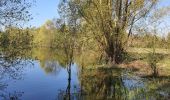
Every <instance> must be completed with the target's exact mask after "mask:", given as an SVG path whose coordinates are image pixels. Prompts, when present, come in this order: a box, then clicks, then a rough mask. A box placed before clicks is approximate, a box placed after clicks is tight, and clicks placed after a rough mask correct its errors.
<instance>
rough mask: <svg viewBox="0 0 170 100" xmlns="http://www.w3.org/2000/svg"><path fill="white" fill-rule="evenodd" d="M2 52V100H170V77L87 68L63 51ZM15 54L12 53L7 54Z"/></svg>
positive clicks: (111, 69) (39, 49)
mask: <svg viewBox="0 0 170 100" xmlns="http://www.w3.org/2000/svg"><path fill="white" fill-rule="evenodd" d="M14 51H15V50H12V52H10V50H8V51H3V52H1V55H2V57H1V61H0V63H1V66H0V69H1V71H0V100H96V99H97V100H98V99H100V100H168V99H170V79H169V78H167V77H162V78H141V77H138V76H136V75H134V74H133V73H131V70H127V69H121V68H110V67H107V66H106V67H99V68H93V67H86V66H81V64H80V63H79V62H76V61H70V62H69V60H68V59H67V58H66V56H65V54H64V53H63V52H62V51H57V50H49V49H47V48H46V49H44V48H38V49H37V48H36V49H31V50H26V51H24V50H22V51H21V50H20V51H19V52H18V51H15V52H14ZM6 55H12V56H6Z"/></svg>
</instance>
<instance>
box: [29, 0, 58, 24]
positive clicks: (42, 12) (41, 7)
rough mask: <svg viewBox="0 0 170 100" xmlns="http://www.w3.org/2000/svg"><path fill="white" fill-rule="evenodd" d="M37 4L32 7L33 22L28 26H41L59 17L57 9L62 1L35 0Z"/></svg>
mask: <svg viewBox="0 0 170 100" xmlns="http://www.w3.org/2000/svg"><path fill="white" fill-rule="evenodd" d="M35 1H36V2H35V4H34V5H33V6H32V8H31V11H30V13H31V14H32V17H33V20H31V21H30V22H28V24H27V25H29V26H31V27H33V26H36V27H38V26H41V25H42V24H43V23H45V21H46V20H48V19H53V18H56V17H58V12H57V7H58V4H59V1H60V0H35Z"/></svg>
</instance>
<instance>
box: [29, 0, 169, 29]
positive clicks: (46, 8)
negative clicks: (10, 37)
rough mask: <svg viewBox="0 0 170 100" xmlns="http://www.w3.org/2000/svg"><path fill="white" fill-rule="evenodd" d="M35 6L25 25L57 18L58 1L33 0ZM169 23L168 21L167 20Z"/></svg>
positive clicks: (164, 2)
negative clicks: (29, 19)
mask: <svg viewBox="0 0 170 100" xmlns="http://www.w3.org/2000/svg"><path fill="white" fill-rule="evenodd" d="M35 1H36V2H35V4H34V5H33V6H32V8H31V9H30V10H31V11H30V13H31V14H32V17H33V20H31V21H30V22H28V23H27V26H31V27H34V26H35V27H39V26H41V25H42V24H44V23H45V21H46V20H50V19H53V18H58V17H59V15H58V12H57V7H58V4H59V2H60V0H35ZM160 1H161V3H160V6H168V5H170V0H160ZM169 21H170V20H169Z"/></svg>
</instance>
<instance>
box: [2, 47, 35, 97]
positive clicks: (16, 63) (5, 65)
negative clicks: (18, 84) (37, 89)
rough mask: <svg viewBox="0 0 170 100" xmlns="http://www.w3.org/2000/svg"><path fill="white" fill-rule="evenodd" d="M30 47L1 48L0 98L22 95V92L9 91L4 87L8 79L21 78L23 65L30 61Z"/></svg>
mask: <svg viewBox="0 0 170 100" xmlns="http://www.w3.org/2000/svg"><path fill="white" fill-rule="evenodd" d="M30 57H31V50H30V48H17V47H13V46H8V47H5V48H3V47H2V48H1V57H0V99H2V100H18V99H19V98H20V97H21V96H22V94H23V93H22V92H14V93H9V92H8V91H6V90H5V89H6V88H7V86H8V82H7V81H10V79H13V80H15V79H17V80H18V79H21V78H22V74H23V72H22V71H23V70H24V68H25V67H24V66H25V65H27V64H28V63H29V64H32V63H31V60H30ZM4 80H6V81H4Z"/></svg>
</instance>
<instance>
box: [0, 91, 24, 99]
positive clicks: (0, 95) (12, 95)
mask: <svg viewBox="0 0 170 100" xmlns="http://www.w3.org/2000/svg"><path fill="white" fill-rule="evenodd" d="M22 95H23V92H16V91H15V92H13V93H0V99H1V100H21V99H20V98H21V97H22Z"/></svg>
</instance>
